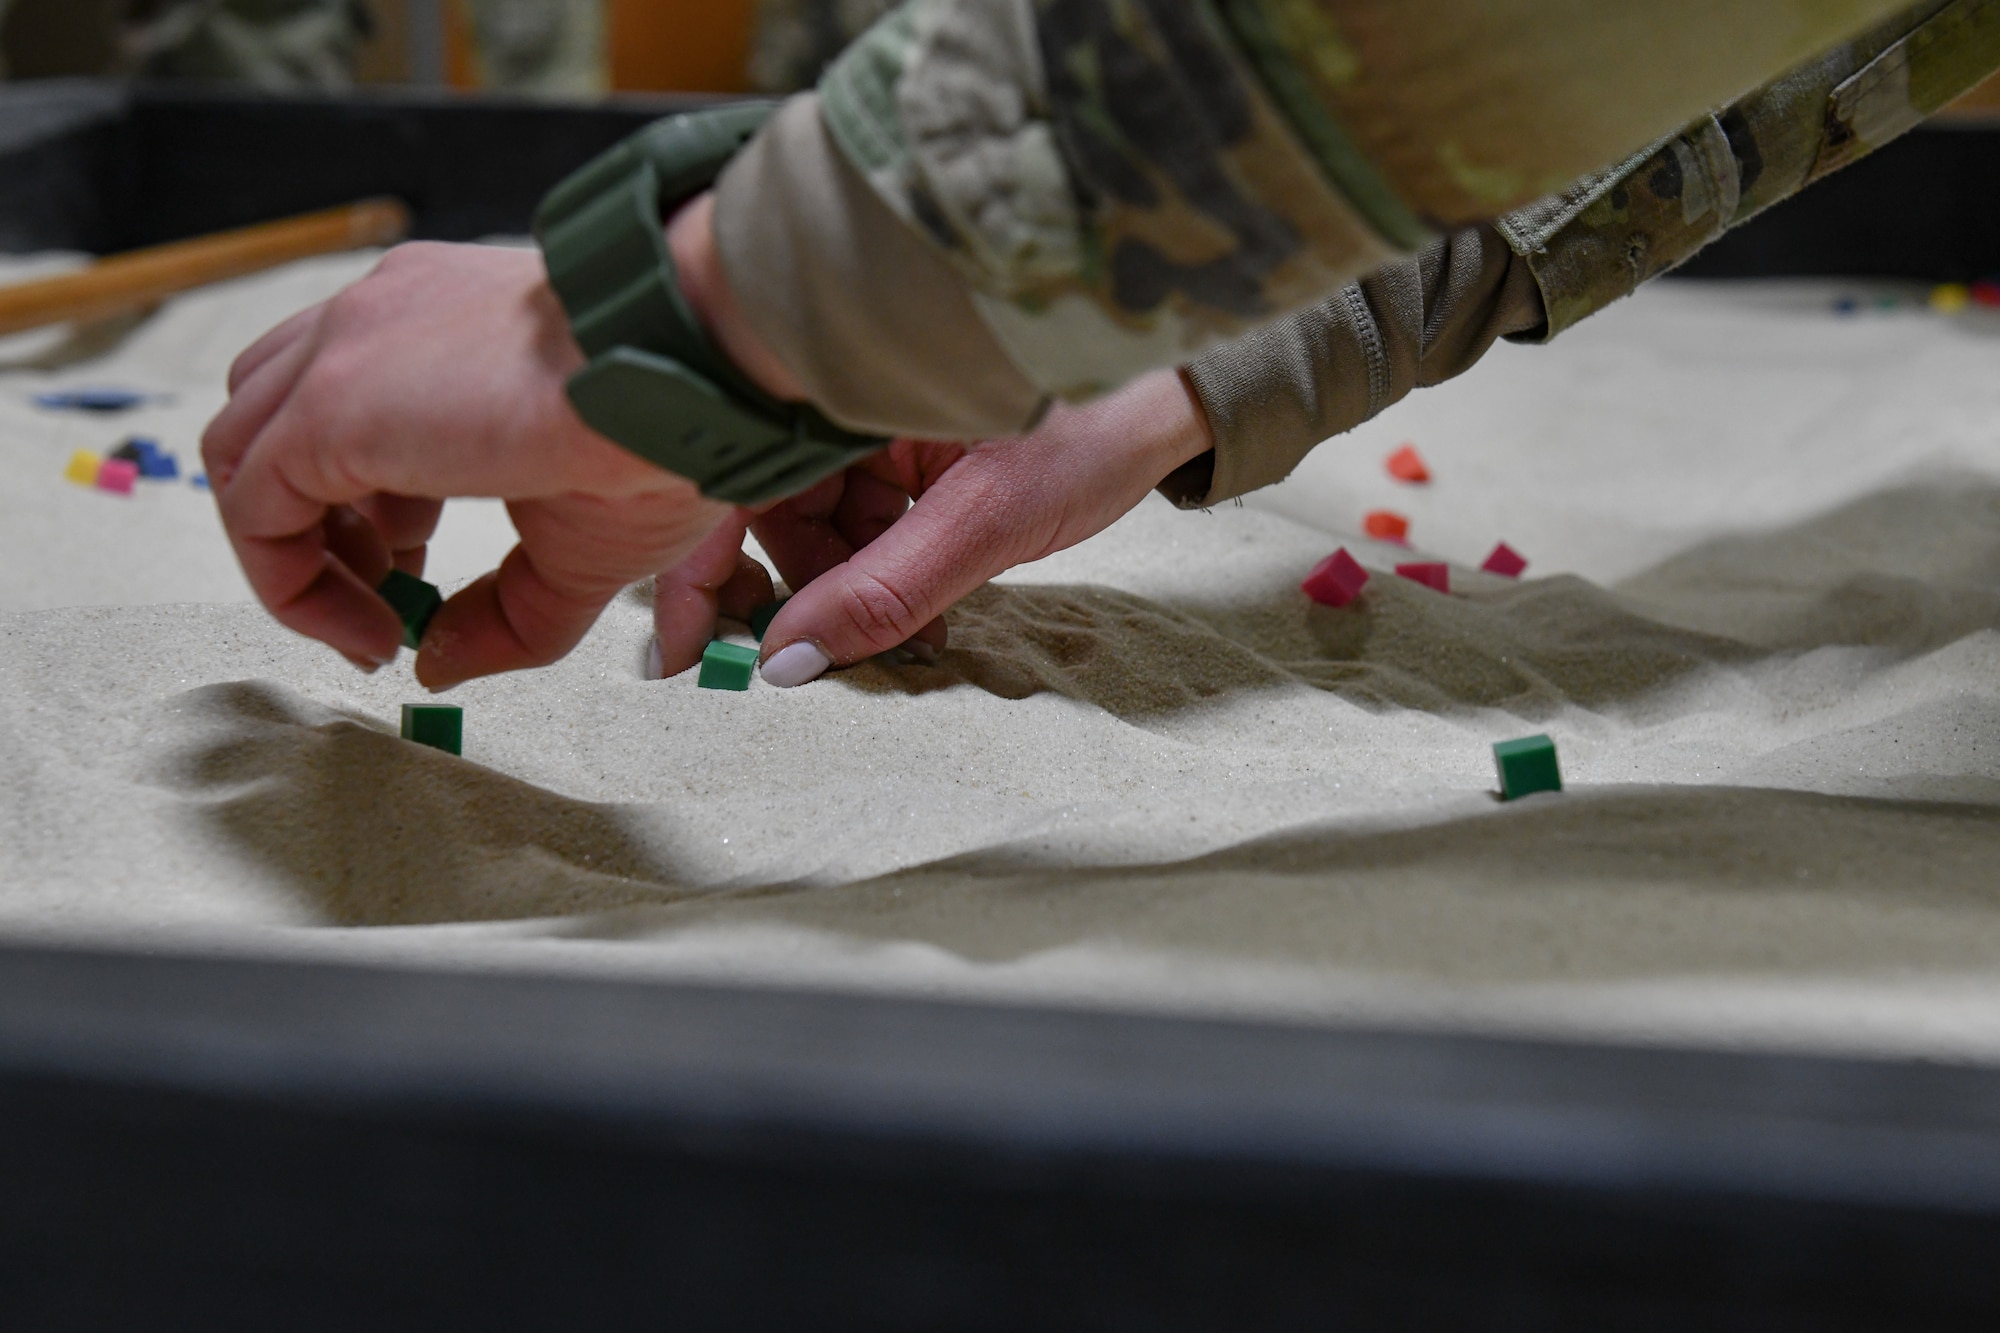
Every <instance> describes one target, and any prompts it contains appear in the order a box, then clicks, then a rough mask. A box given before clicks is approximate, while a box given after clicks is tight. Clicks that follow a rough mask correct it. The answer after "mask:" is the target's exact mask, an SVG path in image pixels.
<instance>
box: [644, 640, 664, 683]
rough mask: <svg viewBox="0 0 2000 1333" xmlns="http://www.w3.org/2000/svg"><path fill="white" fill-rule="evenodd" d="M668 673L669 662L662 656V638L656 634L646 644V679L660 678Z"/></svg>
mask: <svg viewBox="0 0 2000 1333" xmlns="http://www.w3.org/2000/svg"><path fill="white" fill-rule="evenodd" d="M666 674H667V664H666V662H665V661H664V660H663V659H662V658H661V656H660V639H659V636H658V635H654V636H653V638H652V640H651V641H650V642H649V643H647V645H646V679H647V680H660V679H662V678H663V677H664V676H665V675H666Z"/></svg>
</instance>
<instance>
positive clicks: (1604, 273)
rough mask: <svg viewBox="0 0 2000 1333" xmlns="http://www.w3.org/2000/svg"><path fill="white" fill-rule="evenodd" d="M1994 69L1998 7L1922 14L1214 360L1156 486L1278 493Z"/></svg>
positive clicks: (1205, 366) (1950, 7) (1999, 52)
mask: <svg viewBox="0 0 2000 1333" xmlns="http://www.w3.org/2000/svg"><path fill="white" fill-rule="evenodd" d="M1995 66H2000V4H1996V3H1992V2H1991V0H1977V2H1974V0H1966V2H1964V3H1950V0H1929V2H1928V3H1924V4H1920V5H1917V6H1914V7H1912V8H1911V9H1909V10H1908V11H1906V12H1905V13H1903V14H1900V15H1898V16H1897V18H1896V19H1894V20H1892V21H1891V22H1889V23H1886V24H1883V25H1880V26H1879V27H1878V28H1876V29H1874V30H1872V31H1870V32H1868V33H1866V34H1863V35H1862V36H1861V37H1859V38H1857V39H1855V40H1854V41H1852V42H1848V43H1845V44H1843V45H1841V46H1840V47H1838V48H1836V49H1835V50H1832V51H1829V52H1827V53H1825V54H1823V55H1821V56H1820V57H1818V58H1816V59H1814V60H1812V61H1809V62H1807V63H1806V64H1805V65H1802V66H1801V67H1799V68H1798V69H1796V70H1792V71H1790V72H1788V73H1786V74H1785V75H1783V76H1781V77H1780V78H1778V79H1775V80H1773V81H1771V82H1770V83H1768V84H1766V85H1764V86H1762V87H1760V88H1758V89H1756V90H1755V91H1753V92H1752V93H1750V94H1749V95H1748V96H1746V97H1743V98H1740V99H1738V100H1737V101H1736V102H1735V103H1733V104H1731V105H1730V106H1728V107H1726V108H1724V109H1722V110H1720V111H1718V112H1716V113H1714V114H1711V115H1704V116H1702V117H1699V118H1698V119H1697V120H1696V121H1695V122H1694V123H1693V124H1692V125H1690V126H1689V127H1688V128H1687V129H1685V130H1683V131H1681V132H1680V133H1679V134H1676V135H1673V136H1670V137H1669V138H1668V139H1666V140H1664V141H1662V142H1661V143H1659V144H1656V145H1655V146H1653V147H1652V148H1650V149H1648V150H1646V151H1644V152H1641V153H1639V154H1637V155H1635V156H1634V157H1632V158H1631V159H1629V160H1628V161H1627V162H1625V163H1623V164H1622V165H1620V166H1619V167H1617V168H1614V169H1612V170H1609V171H1605V172H1602V173H1599V174H1597V175H1595V176H1593V177H1591V178H1589V179H1587V180H1585V181H1584V182H1582V183H1580V184H1579V185H1578V186H1577V187H1576V188H1575V189H1572V190H1570V191H1566V192H1564V193H1563V194H1561V195H1556V196H1552V197H1550V198H1549V199H1547V200H1545V201H1539V202H1537V203H1536V204H1533V205H1531V206H1529V207H1528V208H1525V209H1522V210H1520V211H1518V212H1516V213H1514V214H1510V215H1508V216H1506V217H1503V218H1502V219H1500V220H1499V222H1498V223H1497V225H1496V226H1495V227H1492V228H1485V227H1482V228H1479V229H1477V230H1476V231H1468V232H1465V233H1461V234H1460V235H1458V236H1455V237H1453V238H1452V239H1451V240H1450V241H1449V242H1447V243H1444V244H1443V245H1442V246H1441V247H1439V248H1438V249H1436V250H1434V251H1433V252H1430V253H1427V254H1426V255H1425V256H1424V257H1423V258H1422V259H1421V260H1416V261H1402V262H1399V263H1396V264H1392V265H1390V266H1388V267H1387V268H1385V269H1384V270H1382V271H1381V272H1380V273H1378V274H1376V275H1374V276H1372V277H1370V278H1368V279H1365V280H1364V281H1362V282H1360V283H1358V284H1355V285H1353V286H1350V287H1348V288H1346V289H1345V290H1343V291H1342V292H1341V293H1340V294H1339V295H1337V296H1336V297H1334V298H1333V299H1332V300H1329V301H1327V302H1324V303H1322V304H1320V305H1318V306H1314V307H1312V308H1310V309H1308V310H1306V311H1303V312H1301V313H1299V314H1298V315H1296V316H1293V317H1292V318H1290V319H1287V320H1285V321H1282V322H1280V323H1278V324H1275V325H1272V326H1270V327H1269V328H1266V329H1264V330H1261V331H1259V332H1258V333H1256V334H1253V335H1251V336H1250V337H1248V338H1245V339H1243V340H1241V341H1239V342H1236V343H1232V344H1228V345H1225V346H1223V347H1220V348H1216V349H1214V350H1213V351H1211V352H1209V353H1207V354H1205V355H1204V356H1202V357H1200V358H1197V359H1196V360H1195V361H1194V362H1193V363H1192V364H1191V366H1190V367H1189V379H1190V382H1191V383H1192V384H1193V385H1194V386H1195V388H1196V390H1197V392H1198V395H1199V397H1200V400H1201V402H1202V405H1203V407H1204V408H1205V410H1206V411H1207V414H1208V418H1209V421H1210V423H1211V424H1212V425H1213V427H1214V431H1215V437H1216V451H1215V454H1214V456H1213V457H1211V458H1209V459H1206V460H1203V461H1202V462H1200V463H1199V464H1197V465H1196V466H1193V467H1190V468H1187V469H1184V470H1183V471H1182V472H1181V473H1179V474H1177V476H1176V477H1175V478H1174V479H1173V481H1172V484H1170V485H1169V486H1167V487H1164V488H1163V489H1164V490H1166V492H1167V494H1168V495H1169V496H1170V497H1171V498H1172V499H1174V500H1175V501H1176V502H1177V503H1180V504H1183V505H1187V506H1194V505H1211V504H1215V503H1217V502H1219V501H1221V500H1225V499H1229V498H1231V497H1233V496H1236V495H1241V494H1243V493H1244V492H1246V491H1250V490H1254V489H1256V488H1257V487H1259V486H1265V485H1269V484H1271V483H1272V482H1275V481H1278V480H1280V479H1282V478H1283V477H1284V476H1286V475H1287V474H1288V473H1289V472H1290V471H1291V469H1292V468H1293V467H1295V466H1296V465H1297V463H1298V462H1299V460H1300V459H1302V458H1304V457H1305V455H1306V454H1307V453H1308V452H1310V451H1311V450H1312V448H1313V447H1314V446H1315V445H1317V444H1318V443H1319V442H1320V441H1322V440H1324V439H1326V438H1328V437H1330V436H1333V435H1337V434H1340V433H1342V432H1344V431H1347V430H1349V429H1352V428H1353V427H1354V426H1357V425H1359V424H1360V423H1361V422H1363V421H1366V420H1368V419H1369V418H1370V417H1372V416H1374V415H1375V414H1376V413H1378V412H1380V411H1381V410H1382V409H1383V408H1385V407H1387V406H1389V405H1390V404H1391V403H1393V402H1395V401H1397V400H1399V399H1400V398H1402V397H1403V396H1404V395H1405V394H1407V393H1408V392H1409V391H1410V390H1411V389H1413V388H1416V387H1420V386H1424V385H1429V384H1436V383H1440V382H1442V381H1443V380H1445V379H1448V378H1451V377H1452V376H1454V375H1457V374H1459V373H1461V372H1462V371H1464V370H1466V369H1468V368H1469V367H1470V366H1471V365H1472V364H1473V363H1474V362H1475V361H1477V360H1478V359H1479V357H1480V356H1482V355H1484V353H1485V352H1486V350H1487V349H1488V348H1489V347H1491V346H1492V344H1493V342H1494V341H1495V339H1497V338H1501V337H1505V338H1511V339H1516V340H1546V339H1548V338H1551V337H1553V336H1554V335H1555V334H1556V333H1559V332H1561V331H1562V330H1563V329H1565V328H1568V327H1569V326H1571V325H1573V324H1575V323H1576V322H1577V321H1579V320H1581V319H1583V318H1585V317H1586V316H1588V315H1590V314H1592V313H1594V312H1595V311H1597V310H1600V309H1602V308H1603V307H1604V306H1605V305H1607V304H1609V303H1611V302H1612V301H1615V300H1617V299H1619V298H1620V297H1623V296H1625V295H1627V294H1629V293H1630V292H1631V291H1633V290H1634V289H1635V288H1636V287H1637V286H1638V285H1639V284H1640V283H1642V282H1644V281H1646V280H1647V279H1649V278H1651V277H1653V276H1655V275H1657V274H1659V273H1662V272H1665V271H1667V270H1669V269H1671V268H1673V267H1674V266H1676V265H1678V264H1680V263H1682V262H1683V261H1685V260H1686V259H1687V258H1689V257H1690V256H1691V255H1693V254H1694V253H1695V252H1696V251H1697V250H1698V249H1700V248H1701V247H1702V246H1703V245H1705V244H1707V243H1708V242H1709V241H1711V240H1713V239H1714V238H1715V237H1717V236H1719V235H1721V234H1722V232H1723V231H1725V230H1727V229H1728V228H1729V227H1732V226H1736V225H1740V224H1741V223H1742V222H1744V221H1747V220H1748V219H1749V218H1751V217H1753V216H1755V215H1756V214H1757V213H1759V212H1761V211H1762V210H1763V209H1765V208H1768V207H1770V206H1771V205H1772V204H1774V203H1777V202H1779V201H1781V200H1783V199H1786V198H1789V197H1791V196H1792V195H1793V194H1795V193H1797V192H1798V191H1799V190H1800V189H1803V188H1804V187H1805V186H1806V185H1808V184H1810V183H1812V182H1813V181H1815V180H1818V179H1819V178H1820V177H1822V176H1824V175H1826V174H1827V173H1828V172H1830V171H1833V170H1836V169H1838V168H1839V167H1840V166H1844V165H1846V164H1847V163H1849V162H1852V161H1854V160H1856V159H1857V158H1859V157H1860V156H1862V155H1864V154H1865V153H1866V152H1868V151H1871V150H1873V149H1874V148H1877V147H1880V146H1881V144H1882V143H1885V142H1887V141H1888V140H1889V139H1891V138H1893V137H1895V135H1897V134H1900V133H1902V132H1903V131H1904V130H1906V129H1908V128H1909V127H1910V126H1912V125H1914V124H1916V123H1917V122H1918V121H1919V120H1921V119H1922V118H1923V117H1924V116H1926V115H1928V114H1930V113H1931V112H1932V111H1935V110H1936V109H1937V108H1939V107H1941V106H1943V105H1944V104H1945V103H1946V102H1949V101H1951V100H1952V99H1953V98H1955V97H1957V96H1958V95H1959V94H1960V93H1962V92H1963V91H1964V90H1965V89H1967V88H1969V87H1971V86H1972V85H1973V84H1975V83H1977V82H1978V81H1979V80H1980V79H1981V78H1982V77H1983V76H1984V75H1985V74H1986V73H1988V72H1989V71H1990V70H1991V69H1993V68H1994V67H1995ZM1503 237H1504V239H1503Z"/></svg>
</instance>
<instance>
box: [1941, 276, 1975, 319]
mask: <svg viewBox="0 0 2000 1333" xmlns="http://www.w3.org/2000/svg"><path fill="white" fill-rule="evenodd" d="M1971 304H1972V291H1971V289H1970V288H1968V287H1966V286H1965V284H1964V283H1960V282H1947V283H1942V284H1940V285H1938V286H1936V287H1933V288H1931V309H1933V310H1935V311H1937V312H1938V313H1939V314H1940V315H1956V314H1957V313H1958V312H1959V311H1961V310H1963V309H1965V308H1966V307H1967V306H1969V305H1971Z"/></svg>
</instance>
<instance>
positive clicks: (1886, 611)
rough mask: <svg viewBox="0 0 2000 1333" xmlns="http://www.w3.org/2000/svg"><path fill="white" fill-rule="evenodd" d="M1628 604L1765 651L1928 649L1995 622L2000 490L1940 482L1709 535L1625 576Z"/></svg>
mask: <svg viewBox="0 0 2000 1333" xmlns="http://www.w3.org/2000/svg"><path fill="white" fill-rule="evenodd" d="M1617 591H1618V593H1619V594H1620V596H1621V597H1622V598H1623V599H1624V600H1625V601H1626V603H1627V604H1628V605H1630V606H1632V607H1634V608H1635V609H1636V610H1639V611H1642V612H1644V613H1646V614H1649V615H1651V616H1654V617H1656V618H1658V619H1661V620H1663V621H1666V622H1669V623H1672V624H1675V625H1680V626H1684V627H1687V628H1690V629H1694V630H1698V631H1701V632H1704V633H1708V634H1717V635H1723V636H1727V637H1729V638H1731V639H1735V640H1737V641H1739V642H1742V643H1745V644H1749V645H1753V646H1755V647H1756V648H1758V649H1760V650H1764V651H1770V652H1803V651H1807V650H1810V649H1814V648H1827V647H1833V646H1836V645H1866V646H1871V647H1879V648H1885V649H1889V650H1892V651H1894V652H1895V653H1897V654H1899V655H1902V656H1914V655H1916V654H1919V653H1924V652H1930V651H1932V650H1935V649H1937V648H1941V647H1943V646H1944V645H1946V644H1948V643H1954V642H1956V641H1957V640H1959V639H1962V638H1965V637H1966V636H1967V635H1970V634H1974V633H1978V632H1979V631H1982V630H1994V629H2000V487H1996V486H1995V485H1994V484H1993V483H1992V482H1991V481H1988V480H1986V479H1983V478H1965V479H1962V480H1939V481H1935V482H1930V483H1927V484H1923V485H1914V486H1905V487H1900V488H1898V489H1896V490H1890V491H1883V492H1880V493H1878V494H1875V495H1870V496H1867V497H1864V498H1863V499H1860V500H1857V501H1855V502H1854V503H1853V504H1849V505H1846V506H1844V507H1842V508H1840V509H1836V510H1834V511H1833V512H1831V513H1828V514H1823V515H1820V516H1819V517H1817V518H1813V519H1808V520H1807V521H1806V522H1804V523H1800V524H1798V525H1796V526H1794V527H1790V528H1786V529H1783V530H1782V531H1779V532H1772V533H1749V534H1743V535H1738V536H1728V537H1721V538H1717V539H1716V540H1714V541H1711V542H1708V543H1706V544H1704V545H1702V546H1699V547H1696V548H1695V549H1693V550H1691V551H1687V552H1685V553H1683V554H1681V555H1678V556H1675V557H1674V558H1673V559H1671V560H1668V561H1666V562H1665V563H1663V564H1661V565H1658V566H1656V567H1655V568H1653V569H1651V570H1648V571H1646V572H1645V573H1643V574H1640V575H1637V576H1636V577H1634V578H1631V579H1628V580H1626V581H1625V582H1624V583H1622V584H1621V585H1619V587H1618V589H1617Z"/></svg>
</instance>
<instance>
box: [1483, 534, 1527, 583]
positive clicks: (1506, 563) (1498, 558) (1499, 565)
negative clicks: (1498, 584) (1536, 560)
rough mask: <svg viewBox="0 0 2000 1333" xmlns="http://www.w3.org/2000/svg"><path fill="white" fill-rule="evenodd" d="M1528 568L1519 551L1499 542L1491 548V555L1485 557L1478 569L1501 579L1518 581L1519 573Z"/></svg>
mask: <svg viewBox="0 0 2000 1333" xmlns="http://www.w3.org/2000/svg"><path fill="white" fill-rule="evenodd" d="M1527 567H1528V561H1527V559H1526V557H1524V556H1523V555H1522V554H1521V553H1520V552H1519V551H1517V550H1515V549H1514V548H1513V547H1511V546H1509V545H1508V544H1507V543H1506V542H1501V543H1500V544H1499V545H1498V546H1496V547H1494V548H1493V554H1492V555H1489V556H1487V557H1486V563H1485V564H1483V565H1481V566H1480V568H1481V569H1483V570H1485V571H1486V572H1487V573H1488V574H1498V575H1499V576H1500V577H1501V578H1503V579H1518V578H1520V577H1521V571H1522V570H1524V569H1526V568H1527Z"/></svg>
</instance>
